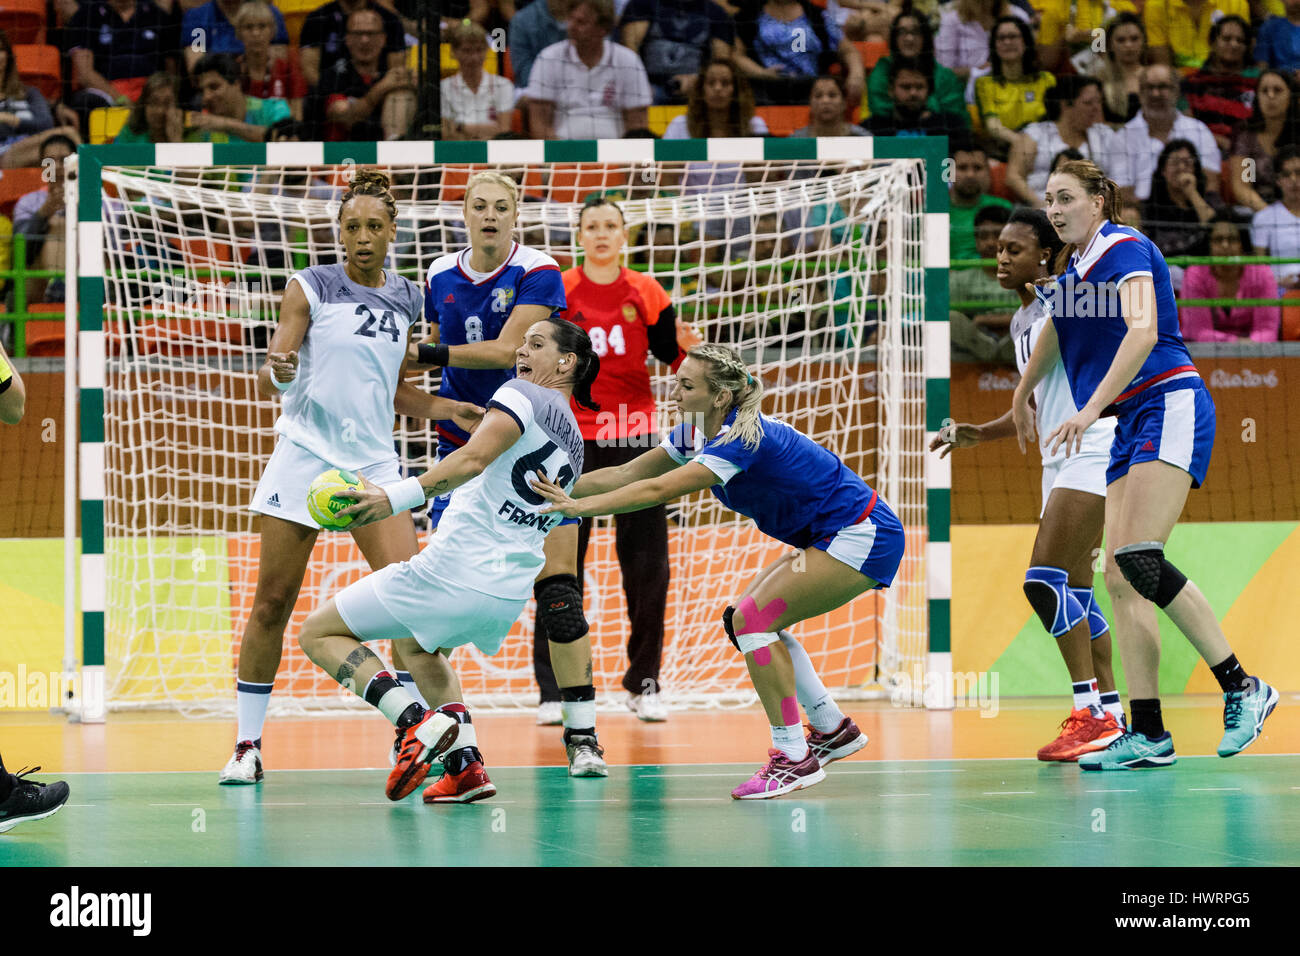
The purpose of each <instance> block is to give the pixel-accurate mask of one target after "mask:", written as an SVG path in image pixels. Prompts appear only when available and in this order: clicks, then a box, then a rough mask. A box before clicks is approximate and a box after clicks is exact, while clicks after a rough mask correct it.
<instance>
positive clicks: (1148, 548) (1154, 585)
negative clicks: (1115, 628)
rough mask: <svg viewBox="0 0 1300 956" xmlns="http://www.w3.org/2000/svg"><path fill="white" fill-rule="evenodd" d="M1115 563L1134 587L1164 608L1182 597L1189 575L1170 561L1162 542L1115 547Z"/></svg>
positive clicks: (1144, 542)
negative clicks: (1181, 592)
mask: <svg viewBox="0 0 1300 956" xmlns="http://www.w3.org/2000/svg"><path fill="white" fill-rule="evenodd" d="M1115 564H1116V565H1117V566H1118V567H1119V570H1120V573H1121V574H1123V575H1124V579H1125V580H1126V581H1128V583H1129V584H1131V585H1133V590H1134V591H1137V593H1138V594H1140V595H1142V596H1143V597H1144V598H1146V599H1147V600H1148V601H1151V602H1152V603H1153V604H1155V606H1156V607H1160V608H1164V607H1168V606H1169V602H1170V601H1172V600H1173V599H1174V598H1176V597H1178V592H1179V591H1181V590H1182V589H1183V585H1185V584H1186V583H1187V578H1186V576H1184V575H1183V573H1182V572H1181V571H1179V570H1178V569H1177V568H1176V567H1174V566H1173V565H1172V564H1170V563H1169V560H1168V559H1167V558H1166V557H1165V546H1164V545H1163V544H1161V543H1160V542H1159V541H1140V542H1138V543H1137V544H1128V545H1125V546H1124V547H1122V548H1116V549H1115Z"/></svg>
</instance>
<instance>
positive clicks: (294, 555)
mask: <svg viewBox="0 0 1300 956" xmlns="http://www.w3.org/2000/svg"><path fill="white" fill-rule="evenodd" d="M317 534H319V532H318V531H317V530H316V529H314V528H308V527H305V526H304V525H300V524H296V523H295V522H292V521H286V520H284V519H283V518H275V517H272V516H271V515H262V516H261V534H260V538H259V554H258V560H257V590H256V591H255V592H254V594H253V606H252V608H251V609H250V610H249V614H248V621H247V622H246V623H245V624H244V633H243V636H242V637H241V639H240V644H239V664H238V668H237V671H236V676H237V680H236V683H235V710H236V716H237V719H238V727H237V730H236V733H235V751H234V753H233V754H231V757H230V759H229V760H228V761H226V765H225V767H223V768H222V770H221V775H220V777H219V778H218V779H219V782H220V783H223V784H253V783H257V782H259V781H260V780H261V779H262V753H261V747H262V726H263V724H264V723H265V722H266V709H267V706H268V704H269V702H270V699H271V689H272V687H273V686H274V684H275V675H276V672H277V671H278V670H279V669H280V658H281V656H282V654H283V652H284V630H285V628H286V627H287V626H288V624H289V618H290V617H291V616H292V615H293V606H294V604H295V603H296V602H297V600H298V592H299V590H301V588H302V581H303V578H304V577H305V576H306V574H307V562H308V561H309V560H310V558H311V549H312V546H313V545H314V544H315V543H316V535H317Z"/></svg>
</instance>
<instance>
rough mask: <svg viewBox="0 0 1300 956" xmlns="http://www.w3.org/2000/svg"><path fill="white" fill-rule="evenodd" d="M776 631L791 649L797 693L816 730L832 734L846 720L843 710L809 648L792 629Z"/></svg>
mask: <svg viewBox="0 0 1300 956" xmlns="http://www.w3.org/2000/svg"><path fill="white" fill-rule="evenodd" d="M777 634H778V636H779V637H780V638H781V643H782V644H784V645H785V649H786V650H787V651H789V653H790V662H791V663H792V664H793V665H794V692H795V696H796V697H798V698H799V703H800V704H801V705H803V709H804V713H806V714H807V715H808V723H810V724H812V726H813V730H816V731H818V732H819V733H823V734H829V733H830V732H831V731H833V730H834V729H835V728H836V727H838V726H839V725H840V724H842V723H843V722H844V712H843V711H842V710H840V708H839V705H838V704H836V703H835V699H834V698H833V697H831V695H830V692H829V691H828V690H827V689H826V685H825V684H823V683H822V679H821V678H820V677H818V676H817V671H816V670H814V669H813V664H812V661H811V660H810V659H809V657H808V652H807V651H805V650H804V649H803V645H802V644H800V643H799V640H798V638H796V637H795V636H794V635H793V634H791V633H790V632H789V631H778V632H777Z"/></svg>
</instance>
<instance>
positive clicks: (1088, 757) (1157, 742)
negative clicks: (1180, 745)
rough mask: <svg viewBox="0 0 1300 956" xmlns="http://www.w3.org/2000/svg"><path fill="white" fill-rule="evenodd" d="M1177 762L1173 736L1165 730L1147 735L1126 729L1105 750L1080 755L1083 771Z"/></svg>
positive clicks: (1154, 765) (1156, 765)
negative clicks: (1159, 733)
mask: <svg viewBox="0 0 1300 956" xmlns="http://www.w3.org/2000/svg"><path fill="white" fill-rule="evenodd" d="M1177 762H1178V758H1177V757H1176V756H1175V755H1174V738H1173V736H1172V735H1171V734H1170V733H1169V731H1167V730H1166V731H1165V732H1164V733H1163V734H1161V735H1160V736H1159V737H1148V736H1147V735H1146V734H1139V733H1135V732H1133V731H1127V732H1125V733H1124V734H1123V735H1122V736H1120V737H1117V738H1116V739H1115V740H1114V741H1113V742H1112V743H1111V745H1110V746H1109V747H1107V748H1106V749H1105V750H1094V751H1093V752H1092V753H1090V754H1084V755H1083V756H1082V757H1080V758H1079V769H1080V770H1142V769H1146V768H1150V767H1169V766H1172V765H1173V764H1175V763H1177Z"/></svg>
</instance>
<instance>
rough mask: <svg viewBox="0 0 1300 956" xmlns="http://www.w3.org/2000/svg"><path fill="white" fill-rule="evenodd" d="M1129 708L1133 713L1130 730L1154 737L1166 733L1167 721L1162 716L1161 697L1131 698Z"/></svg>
mask: <svg viewBox="0 0 1300 956" xmlns="http://www.w3.org/2000/svg"><path fill="white" fill-rule="evenodd" d="M1128 708H1129V712H1130V713H1131V714H1132V715H1133V725H1132V726H1131V727H1129V730H1131V731H1133V733H1135V734H1144V735H1146V736H1147V737H1151V738H1153V739H1154V738H1156V737H1160V736H1163V735H1164V732H1165V723H1164V721H1163V720H1162V719H1161V717H1160V698H1159V697H1151V698H1149V699H1146V700H1140V699H1134V698H1130V699H1129V702H1128Z"/></svg>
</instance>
